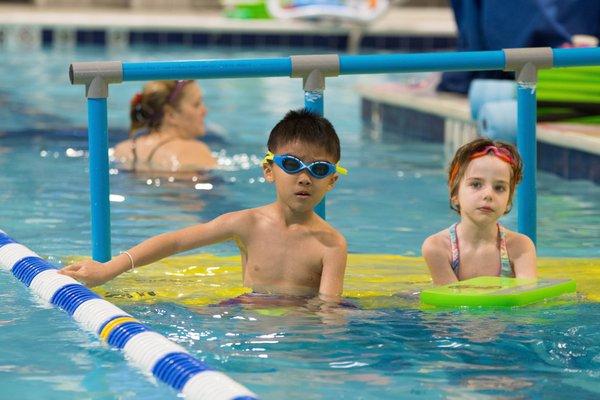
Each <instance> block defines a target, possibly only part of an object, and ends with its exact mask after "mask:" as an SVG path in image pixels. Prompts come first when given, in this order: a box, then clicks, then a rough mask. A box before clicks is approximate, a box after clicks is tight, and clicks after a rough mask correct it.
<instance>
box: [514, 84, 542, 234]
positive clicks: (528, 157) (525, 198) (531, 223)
mask: <svg viewBox="0 0 600 400" xmlns="http://www.w3.org/2000/svg"><path fill="white" fill-rule="evenodd" d="M536 125H537V104H536V95H535V86H534V87H530V86H528V85H523V84H521V83H519V86H518V89H517V147H518V149H519V154H521V158H522V160H523V181H522V182H521V184H520V185H519V187H518V189H517V216H518V222H517V225H518V230H519V232H521V233H523V234H525V235H527V236H529V238H530V239H531V240H532V241H533V243H537V226H536V225H537V184H536V182H537V179H536V168H537V148H536V146H537V141H536Z"/></svg>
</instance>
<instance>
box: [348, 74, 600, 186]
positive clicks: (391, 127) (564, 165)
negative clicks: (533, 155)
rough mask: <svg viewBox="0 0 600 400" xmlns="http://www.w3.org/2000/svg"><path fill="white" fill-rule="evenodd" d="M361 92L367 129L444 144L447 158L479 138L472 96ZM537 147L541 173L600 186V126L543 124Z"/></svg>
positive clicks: (391, 88) (385, 89)
mask: <svg viewBox="0 0 600 400" xmlns="http://www.w3.org/2000/svg"><path fill="white" fill-rule="evenodd" d="M358 92H359V94H360V96H361V98H362V118H363V121H364V123H365V125H367V126H370V127H371V129H372V130H378V131H382V132H386V131H387V132H390V131H395V132H401V133H402V135H404V136H408V137H413V138H415V139H423V140H428V141H437V142H443V143H444V145H445V152H446V156H447V158H448V157H450V156H451V154H453V153H454V151H455V150H456V148H457V147H458V146H460V145H461V144H463V143H465V142H467V141H469V140H471V139H473V138H475V137H476V136H477V127H476V122H474V121H473V120H472V119H471V110H470V106H469V100H468V98H467V97H466V96H462V95H458V94H451V93H437V92H435V91H434V90H433V89H432V88H428V89H424V90H423V89H416V90H415V89H414V88H410V87H409V86H407V85H405V84H394V83H388V84H380V85H375V86H373V85H372V86H360V87H359V88H358ZM406 121H408V122H406ZM376 134H377V135H380V134H381V132H380V133H376ZM537 143H538V145H537V149H538V168H539V169H541V170H543V171H546V172H551V173H554V174H556V175H559V176H561V177H564V178H567V179H586V180H591V181H593V182H595V183H600V125H591V124H577V123H566V122H540V123H538V125H537Z"/></svg>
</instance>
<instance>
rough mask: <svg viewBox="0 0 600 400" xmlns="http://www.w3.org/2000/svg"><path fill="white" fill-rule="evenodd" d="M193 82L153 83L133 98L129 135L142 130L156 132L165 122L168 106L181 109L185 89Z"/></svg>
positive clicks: (148, 84) (145, 86)
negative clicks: (182, 94) (180, 104)
mask: <svg viewBox="0 0 600 400" xmlns="http://www.w3.org/2000/svg"><path fill="white" fill-rule="evenodd" d="M189 82H191V81H152V82H149V83H147V84H146V85H144V88H143V90H142V91H141V92H138V93H136V94H135V95H134V96H133V97H132V98H131V108H130V112H129V117H130V120H131V127H130V130H129V135H130V136H131V135H133V134H135V132H137V131H139V130H140V129H148V130H154V129H156V128H158V127H160V125H161V124H162V122H163V118H164V115H165V107H166V106H167V105H170V106H173V107H175V108H177V107H179V103H180V101H181V97H182V96H181V93H182V91H183V87H184V86H185V85H186V84H187V83H189Z"/></svg>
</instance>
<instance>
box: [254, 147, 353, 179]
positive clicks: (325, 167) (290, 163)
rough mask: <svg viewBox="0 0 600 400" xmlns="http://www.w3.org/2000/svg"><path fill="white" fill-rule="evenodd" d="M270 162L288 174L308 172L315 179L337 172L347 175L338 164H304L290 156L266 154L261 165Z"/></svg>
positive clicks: (324, 162) (319, 162) (326, 162)
mask: <svg viewBox="0 0 600 400" xmlns="http://www.w3.org/2000/svg"><path fill="white" fill-rule="evenodd" d="M269 161H272V162H274V163H275V164H277V165H278V166H279V168H281V169H282V170H284V171H285V172H287V173H288V174H297V173H298V172H300V171H303V170H305V169H306V170H308V173H309V174H311V175H312V176H313V177H315V178H317V179H323V178H326V177H328V176H329V175H331V174H333V173H335V172H337V173H340V174H342V175H348V170H347V169H346V168H344V167H341V166H339V165H338V164H332V163H330V162H328V161H314V162H311V163H310V164H304V162H302V160H300V159H299V158H297V157H294V156H292V155H290V154H277V155H275V154H273V153H271V152H270V151H269V152H267V155H266V156H265V158H264V160H263V163H266V162H269Z"/></svg>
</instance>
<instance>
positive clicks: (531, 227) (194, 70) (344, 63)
mask: <svg viewBox="0 0 600 400" xmlns="http://www.w3.org/2000/svg"><path fill="white" fill-rule="evenodd" d="M589 65H600V48H575V49H550V48H529V49H506V50H497V51H479V52H446V53H420V54H384V55H347V56H337V55H321V56H319V55H314V56H293V57H281V58H268V59H234V60H199V61H155V62H122V63H121V62H87V63H73V64H71V66H70V70H69V75H70V78H71V83H73V84H85V85H86V96H87V98H88V110H89V111H88V118H89V133H90V139H89V140H90V175H91V176H90V192H91V193H90V194H91V200H92V201H91V203H92V256H93V258H94V259H95V260H98V261H107V260H110V258H111V252H110V205H109V200H108V193H109V190H108V179H107V178H106V177H108V148H107V147H106V145H105V143H107V140H105V139H104V138H100V139H98V138H96V137H95V136H96V135H108V132H107V128H106V126H107V124H106V121H107V110H106V101H104V102H100V101H98V99H106V98H107V97H108V85H109V84H110V83H118V82H122V81H143V80H154V79H216V78H250V77H274V76H289V77H302V78H303V80H304V90H305V92H306V94H305V106H306V107H308V108H309V109H312V110H313V111H316V112H319V113H322V112H323V89H324V87H325V85H324V83H325V77H330V76H338V75H348V74H376V73H393V72H397V73H400V72H404V73H405V72H430V71H482V70H505V71H515V72H516V80H517V82H518V83H519V90H518V93H519V95H518V99H517V100H518V132H517V146H518V148H519V152H520V153H521V155H522V157H523V161H524V171H523V175H524V180H523V183H522V184H521V185H520V188H519V193H518V197H517V201H518V207H517V211H518V221H519V222H518V226H519V231H520V232H522V233H524V234H526V235H528V236H529V237H530V238H531V239H532V240H533V241H534V242H535V241H536V209H537V206H536V180H535V174H536V119H537V115H536V112H537V109H536V95H535V84H536V82H537V70H538V69H540V68H552V67H573V66H589ZM298 66H300V67H298ZM101 121H102V122H101ZM92 136H94V137H92ZM92 162H93V163H95V164H94V165H91V164H92ZM92 171H93V172H92ZM321 206H322V205H321ZM321 215H324V206H323V210H322V214H321Z"/></svg>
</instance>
